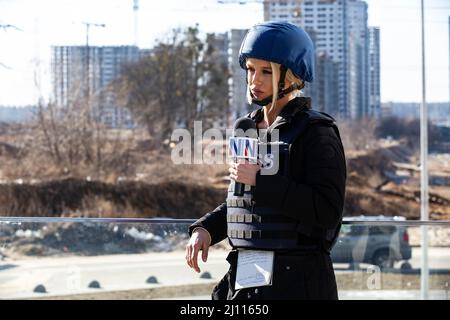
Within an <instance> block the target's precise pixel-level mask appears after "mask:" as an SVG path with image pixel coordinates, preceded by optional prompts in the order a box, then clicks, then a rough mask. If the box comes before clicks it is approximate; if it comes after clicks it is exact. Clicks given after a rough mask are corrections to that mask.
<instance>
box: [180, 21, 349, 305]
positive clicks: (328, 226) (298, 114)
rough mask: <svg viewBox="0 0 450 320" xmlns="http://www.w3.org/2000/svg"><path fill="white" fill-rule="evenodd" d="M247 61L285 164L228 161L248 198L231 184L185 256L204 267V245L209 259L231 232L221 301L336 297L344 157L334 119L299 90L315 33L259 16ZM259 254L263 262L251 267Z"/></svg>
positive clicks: (266, 126) (308, 72) (262, 120)
mask: <svg viewBox="0 0 450 320" xmlns="http://www.w3.org/2000/svg"><path fill="white" fill-rule="evenodd" d="M239 61H240V65H241V67H242V68H244V69H245V70H246V71H247V84H248V97H249V99H250V102H252V103H256V104H258V105H260V106H262V108H261V109H258V110H256V111H254V112H252V113H251V114H249V115H247V117H249V118H250V119H252V120H254V121H255V124H256V127H257V128H258V133H259V137H260V139H261V138H262V137H263V136H264V137H266V136H267V134H268V135H269V136H275V135H274V133H275V131H277V132H276V133H277V134H278V135H277V136H278V141H275V143H276V144H277V146H280V150H279V152H278V153H277V156H278V157H279V159H278V163H279V164H280V166H279V169H278V171H277V172H276V173H275V174H265V173H264V171H263V168H262V167H261V166H260V165H258V164H252V163H248V162H244V163H242V162H241V163H232V164H231V165H230V169H229V172H230V178H231V184H230V189H229V190H233V186H234V183H235V182H240V183H243V184H245V185H246V186H250V187H248V188H247V189H246V194H245V196H244V197H242V198H240V199H244V198H245V199H250V201H247V200H245V199H244V200H241V201H239V199H237V200H236V197H233V194H232V192H230V191H229V193H228V197H227V201H226V202H225V203H223V204H221V205H220V206H219V207H218V208H216V209H215V210H214V211H212V212H210V213H207V214H206V215H205V216H203V217H202V218H200V219H199V220H197V221H196V222H195V223H194V224H193V225H191V226H190V227H189V233H190V235H191V238H190V240H189V242H188V244H187V246H186V261H187V264H188V265H189V266H190V267H191V268H193V269H195V270H196V271H197V272H200V269H199V267H198V263H197V257H198V253H199V251H202V259H203V261H205V262H206V260H207V255H208V248H209V246H211V245H214V244H215V243H218V242H220V241H221V240H223V239H225V238H227V237H228V240H229V242H230V244H231V245H232V247H233V250H232V251H231V252H230V254H229V255H228V257H227V261H228V262H229V263H230V269H229V271H228V273H227V274H226V275H225V276H224V278H223V279H222V280H221V281H220V282H219V283H218V284H217V286H216V287H215V288H214V290H213V293H212V298H213V299H337V298H338V295H337V288H336V279H335V275H334V270H333V266H332V263H331V259H330V250H331V248H332V246H333V244H334V242H335V240H336V237H337V234H338V232H339V228H340V226H341V221H342V210H343V204H344V194H345V180H346V167H345V156H344V150H343V147H342V143H341V139H340V137H339V132H338V129H337V127H336V125H335V123H334V119H333V118H332V117H331V116H329V115H327V114H325V113H321V112H317V111H313V110H311V107H310V105H311V101H310V99H309V98H305V97H297V94H298V91H299V90H300V89H302V88H303V87H304V82H305V81H306V82H312V80H313V74H314V48H313V44H312V41H311V39H310V37H309V36H308V34H307V33H306V32H305V31H304V30H303V29H301V28H299V27H297V26H294V25H292V24H289V23H281V22H267V23H262V24H258V25H255V26H254V27H252V28H251V29H250V30H249V32H248V33H247V35H246V37H245V38H244V40H243V43H242V46H241V50H240V53H239ZM283 146H285V147H283ZM283 157H284V159H287V161H286V162H285V161H282V160H281V159H282V158H283ZM251 259H256V260H258V261H259V262H260V266H262V265H264V267H259V269H255V271H248V269H246V268H247V267H248V265H249V264H250V265H252V266H254V265H255V264H254V263H253V261H252V260H251ZM262 261H264V262H262ZM244 263H247V264H246V265H244ZM260 269H263V270H260ZM259 272H261V276H260V277H257V276H256V274H258V273H259ZM249 279H250V280H249Z"/></svg>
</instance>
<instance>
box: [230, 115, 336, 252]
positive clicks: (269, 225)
mask: <svg viewBox="0 0 450 320" xmlns="http://www.w3.org/2000/svg"><path fill="white" fill-rule="evenodd" d="M254 114H255V112H254V113H252V114H250V115H249V116H250V117H253V116H254ZM314 123H322V124H326V125H329V126H331V127H333V128H334V130H335V132H336V134H337V136H338V138H339V139H340V136H339V132H338V129H337V127H336V125H335V124H334V119H333V118H332V117H331V116H329V115H327V114H326V113H322V112H318V111H314V110H302V111H301V112H297V114H295V115H293V117H292V122H291V127H290V129H289V130H279V133H280V137H279V139H278V141H273V142H267V140H266V141H261V140H262V139H261V138H262V137H261V135H260V137H259V140H260V145H259V147H260V146H262V144H265V145H266V146H267V147H266V149H267V154H269V157H267V155H266V159H267V158H269V159H273V158H277V159H278V164H279V167H278V171H277V174H282V175H284V176H286V177H289V164H290V163H289V150H290V148H291V145H292V144H293V143H294V141H295V140H296V139H297V137H299V136H300V135H302V134H303V133H304V132H305V131H306V129H307V128H308V127H309V126H310V125H312V124H314ZM269 133H270V132H269ZM273 144H276V146H277V147H278V152H276V153H272V150H271V149H272V147H273ZM258 149H260V148H258ZM262 149H264V148H262ZM259 156H260V157H261V158H262V159H264V156H265V155H263V154H260V155H259ZM256 187H257V186H256ZM233 191H234V181H233V180H232V181H231V183H230V186H229V188H228V196H227V232H228V239H229V241H230V243H231V245H232V246H233V247H234V248H251V249H261V250H296V249H298V250H305V249H307V248H317V247H320V248H321V249H324V250H326V251H328V252H330V250H331V248H332V246H333V245H334V242H335V241H336V238H337V235H338V232H339V229H340V226H341V224H339V225H338V226H336V228H333V229H329V230H326V229H318V228H307V227H305V226H302V225H301V224H300V223H299V221H297V220H295V219H293V218H290V217H288V216H287V215H284V214H283V212H280V210H278V209H276V208H271V207H263V206H258V204H257V203H255V202H254V201H253V199H252V193H253V187H250V186H247V185H246V186H245V191H244V195H243V196H242V197H237V196H234V195H233ZM300 215H301V213H299V216H300Z"/></svg>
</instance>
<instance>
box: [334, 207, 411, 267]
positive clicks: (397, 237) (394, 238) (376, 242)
mask: <svg viewBox="0 0 450 320" xmlns="http://www.w3.org/2000/svg"><path fill="white" fill-rule="evenodd" d="M354 220H392V221H401V220H405V218H404V217H385V216H377V217H367V216H361V217H351V218H344V221H354ZM410 258H411V246H410V244H409V234H408V230H407V228H406V227H404V226H396V225H385V224H384V225H381V224H380V225H363V224H343V225H342V227H341V230H340V233H339V238H338V239H337V241H336V245H335V246H334V248H333V250H332V251H331V259H332V261H333V262H334V263H350V264H351V265H355V264H358V263H369V264H373V265H377V266H379V267H380V268H392V267H393V266H394V263H395V262H397V261H401V260H408V259H410ZM405 265H408V264H405Z"/></svg>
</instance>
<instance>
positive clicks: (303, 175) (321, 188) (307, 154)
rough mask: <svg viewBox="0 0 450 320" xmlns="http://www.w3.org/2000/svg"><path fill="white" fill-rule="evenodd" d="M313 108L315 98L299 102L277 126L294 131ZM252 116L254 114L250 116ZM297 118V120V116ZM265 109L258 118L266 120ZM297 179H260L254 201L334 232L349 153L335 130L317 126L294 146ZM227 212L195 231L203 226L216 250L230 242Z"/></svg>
mask: <svg viewBox="0 0 450 320" xmlns="http://www.w3.org/2000/svg"><path fill="white" fill-rule="evenodd" d="M309 106H310V99H309V98H295V99H293V100H291V101H290V102H289V103H288V104H287V105H286V106H285V107H284V108H283V110H282V111H281V113H280V114H279V116H278V117H277V119H276V121H275V123H274V124H273V125H272V127H273V128H274V129H275V128H277V129H279V130H280V131H281V130H289V128H290V124H291V121H292V117H293V115H294V114H299V112H297V111H301V110H305V109H307V108H309ZM249 116H250V115H249ZM295 116H296V115H295ZM262 117H263V113H262V109H259V110H258V111H257V112H256V114H255V115H254V116H253V117H252V118H253V119H254V120H255V121H256V122H257V123H258V122H259V121H261V120H262ZM290 158H291V159H290V160H291V161H290V163H291V166H290V167H291V168H290V172H291V173H292V176H291V177H290V179H288V178H286V177H283V176H282V175H280V174H275V175H260V174H257V176H256V187H255V188H254V201H255V202H256V203H257V204H259V205H264V206H270V207H275V208H279V209H280V211H281V212H283V213H284V214H286V215H287V216H289V217H291V218H294V219H296V220H298V221H299V223H300V224H302V225H304V226H306V227H311V228H322V229H329V228H334V227H336V226H337V225H339V223H340V222H341V220H342V211H343V207H344V196H345V181H346V165H345V155H344V149H343V146H342V143H341V140H340V138H339V137H338V136H337V135H336V133H335V131H334V129H333V128H332V127H331V126H329V125H325V124H322V123H313V124H311V125H310V127H309V128H308V129H307V130H306V131H305V132H304V133H303V135H301V136H300V137H299V138H297V140H296V141H295V142H294V144H293V145H292V148H291V155H290ZM226 217H227V207H226V204H225V203H222V204H221V205H220V206H218V207H217V208H216V209H214V210H213V211H212V212H209V213H207V214H205V215H204V216H203V217H202V218H200V219H198V220H197V221H196V222H195V223H194V224H192V225H191V226H190V227H189V234H191V233H192V230H193V229H194V228H195V227H203V228H205V229H206V230H208V231H209V233H210V235H211V240H212V241H211V245H214V244H216V243H218V242H220V241H222V240H223V239H225V238H226V237H227V220H226Z"/></svg>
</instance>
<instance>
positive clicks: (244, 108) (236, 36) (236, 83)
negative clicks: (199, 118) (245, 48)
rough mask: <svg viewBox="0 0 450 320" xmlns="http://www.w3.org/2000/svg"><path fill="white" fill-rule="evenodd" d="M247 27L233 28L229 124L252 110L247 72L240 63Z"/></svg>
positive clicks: (230, 59)
mask: <svg viewBox="0 0 450 320" xmlns="http://www.w3.org/2000/svg"><path fill="white" fill-rule="evenodd" d="M247 31H248V30H247V29H232V30H231V32H230V42H229V49H228V53H229V68H230V69H229V70H230V73H231V79H230V109H231V112H230V115H229V119H228V125H230V124H232V123H233V122H234V121H235V120H236V119H237V118H239V117H242V116H244V115H245V114H246V113H248V112H249V110H250V105H249V104H248V102H247V83H246V81H245V77H246V73H245V70H243V69H242V68H241V67H240V65H239V49H240V48H241V43H242V41H243V40H244V37H245V34H246V33H247Z"/></svg>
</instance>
